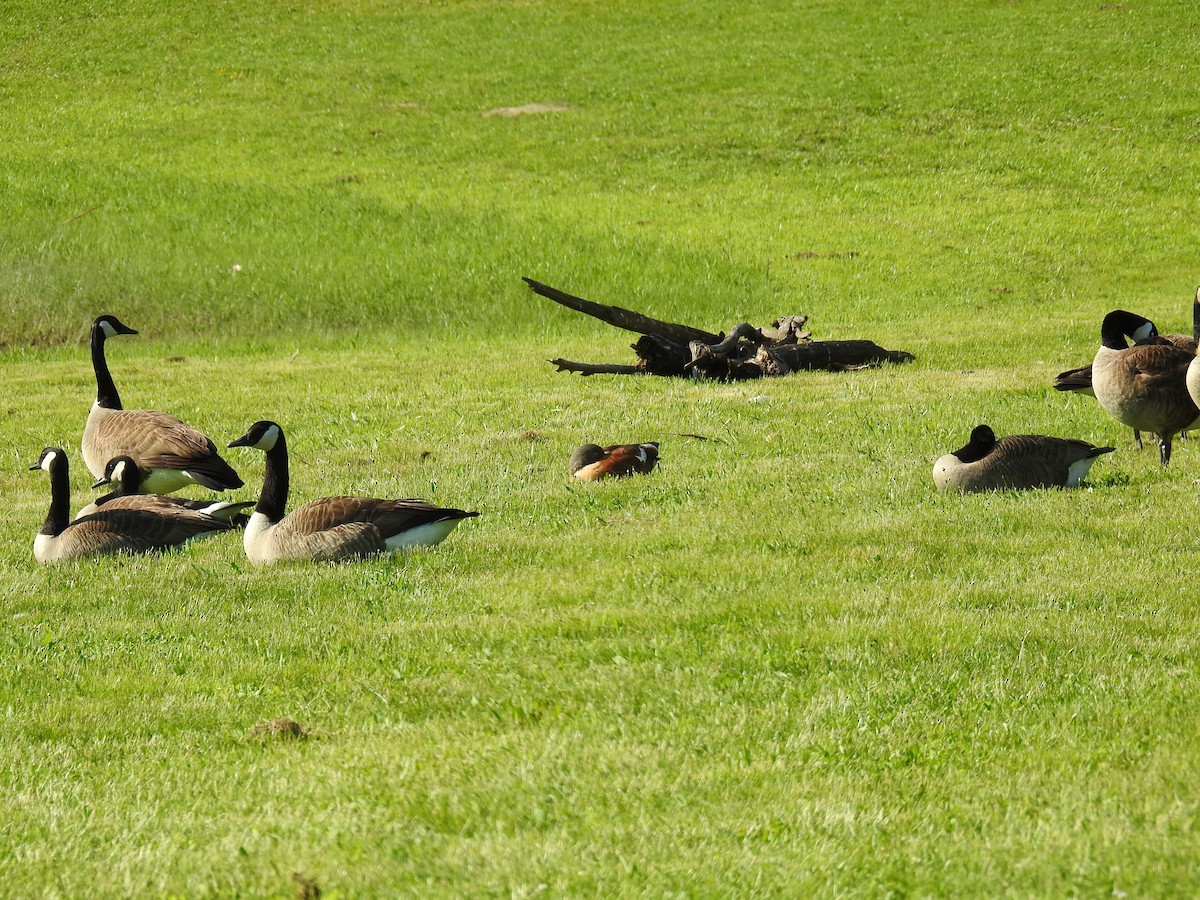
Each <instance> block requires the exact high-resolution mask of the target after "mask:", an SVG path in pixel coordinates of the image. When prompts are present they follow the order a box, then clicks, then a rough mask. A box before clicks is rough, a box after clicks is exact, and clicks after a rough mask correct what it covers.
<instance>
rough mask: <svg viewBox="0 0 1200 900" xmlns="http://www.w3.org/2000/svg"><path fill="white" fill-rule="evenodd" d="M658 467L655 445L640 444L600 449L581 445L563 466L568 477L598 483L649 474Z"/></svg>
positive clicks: (594, 446)
mask: <svg viewBox="0 0 1200 900" xmlns="http://www.w3.org/2000/svg"><path fill="white" fill-rule="evenodd" d="M657 464H658V442H657V441H646V443H644V444H613V445H612V446H611V447H601V446H599V445H597V444H584V445H583V446H582V447H579V448H577V449H576V450H575V452H574V453H572V454H571V461H570V462H569V463H568V464H567V467H568V469H569V470H570V472H571V474H572V475H574V476H575V477H576V478H578V479H580V480H581V481H599V480H600V479H601V478H621V477H623V476H625V475H632V474H634V473H635V472H636V473H638V474H641V475H649V474H650V473H651V472H653V471H654V467H655V465H657Z"/></svg>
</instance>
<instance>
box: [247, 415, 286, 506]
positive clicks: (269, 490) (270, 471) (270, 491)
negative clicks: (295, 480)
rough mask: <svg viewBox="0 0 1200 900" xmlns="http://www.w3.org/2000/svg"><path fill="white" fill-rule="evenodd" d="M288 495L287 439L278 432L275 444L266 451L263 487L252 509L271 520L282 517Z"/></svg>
mask: <svg viewBox="0 0 1200 900" xmlns="http://www.w3.org/2000/svg"><path fill="white" fill-rule="evenodd" d="M287 497H288V452H287V441H285V440H284V439H283V432H280V434H279V439H278V440H276V441H275V446H274V447H272V448H271V449H270V450H268V451H267V467H266V470H265V471H264V472H263V489H262V493H261V494H259V497H258V504H257V505H256V506H255V507H254V511H255V512H257V513H262V514H263V515H264V516H266V517H267V519H268V520H269V521H271V522H278V521H279V520H280V519H282V518H283V511H284V508H285V507H286V506H287Z"/></svg>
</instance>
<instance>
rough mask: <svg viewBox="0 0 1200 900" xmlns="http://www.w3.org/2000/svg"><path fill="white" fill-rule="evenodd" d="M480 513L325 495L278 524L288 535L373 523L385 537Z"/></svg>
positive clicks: (422, 503) (409, 502) (410, 502)
mask: <svg viewBox="0 0 1200 900" xmlns="http://www.w3.org/2000/svg"><path fill="white" fill-rule="evenodd" d="M472 515H476V513H469V512H464V511H463V510H461V509H447V508H444V507H440V506H436V505H434V504H432V503H428V502H426V501H424V500H415V499H408V500H378V499H375V498H372V497H322V498H321V499H319V500H312V501H310V502H308V503H305V504H304V505H303V506H301V507H298V508H297V509H296V510H294V511H293V512H292V513H291V514H289V515H288V516H286V517H285V518H284V519H283V521H282V522H280V523H279V525H277V526H276V528H278V529H279V530H280V532H281V533H286V534H294V535H300V534H316V533H318V532H322V531H327V530H329V529H334V528H337V527H339V526H341V525H344V524H347V523H366V524H370V525H373V526H374V527H375V529H376V532H377V533H378V534H379V535H380V536H381V537H382V538H388V537H391V536H392V535H395V534H399V533H400V532H401V531H406V530H407V529H409V528H417V527H418V526H420V525H426V524H428V523H430V522H440V521H442V520H444V519H463V518H467V517H468V516H472Z"/></svg>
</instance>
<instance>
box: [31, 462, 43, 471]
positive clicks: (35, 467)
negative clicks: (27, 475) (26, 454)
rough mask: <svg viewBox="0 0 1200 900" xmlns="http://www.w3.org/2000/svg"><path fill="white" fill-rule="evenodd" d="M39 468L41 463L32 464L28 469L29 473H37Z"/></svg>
mask: <svg viewBox="0 0 1200 900" xmlns="http://www.w3.org/2000/svg"><path fill="white" fill-rule="evenodd" d="M41 467H42V464H41V463H34V464H33V465H32V466H30V467H29V471H30V472H36V471H37V470H38V469H40V468H41Z"/></svg>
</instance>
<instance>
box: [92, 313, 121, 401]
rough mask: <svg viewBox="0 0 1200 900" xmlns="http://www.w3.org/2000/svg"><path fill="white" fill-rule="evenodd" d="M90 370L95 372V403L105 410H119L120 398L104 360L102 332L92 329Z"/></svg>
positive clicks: (106, 361) (106, 362)
mask: <svg viewBox="0 0 1200 900" xmlns="http://www.w3.org/2000/svg"><path fill="white" fill-rule="evenodd" d="M92 368H93V369H95V370H96V403H97V404H99V405H100V406H102V407H104V408H105V409H121V408H122V406H121V396H120V395H119V394H118V393H117V386H116V385H115V384H113V380H112V375H110V374H109V372H108V360H106V359H105V358H104V332H103V331H101V330H100V329H99V328H93V329H92Z"/></svg>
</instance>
